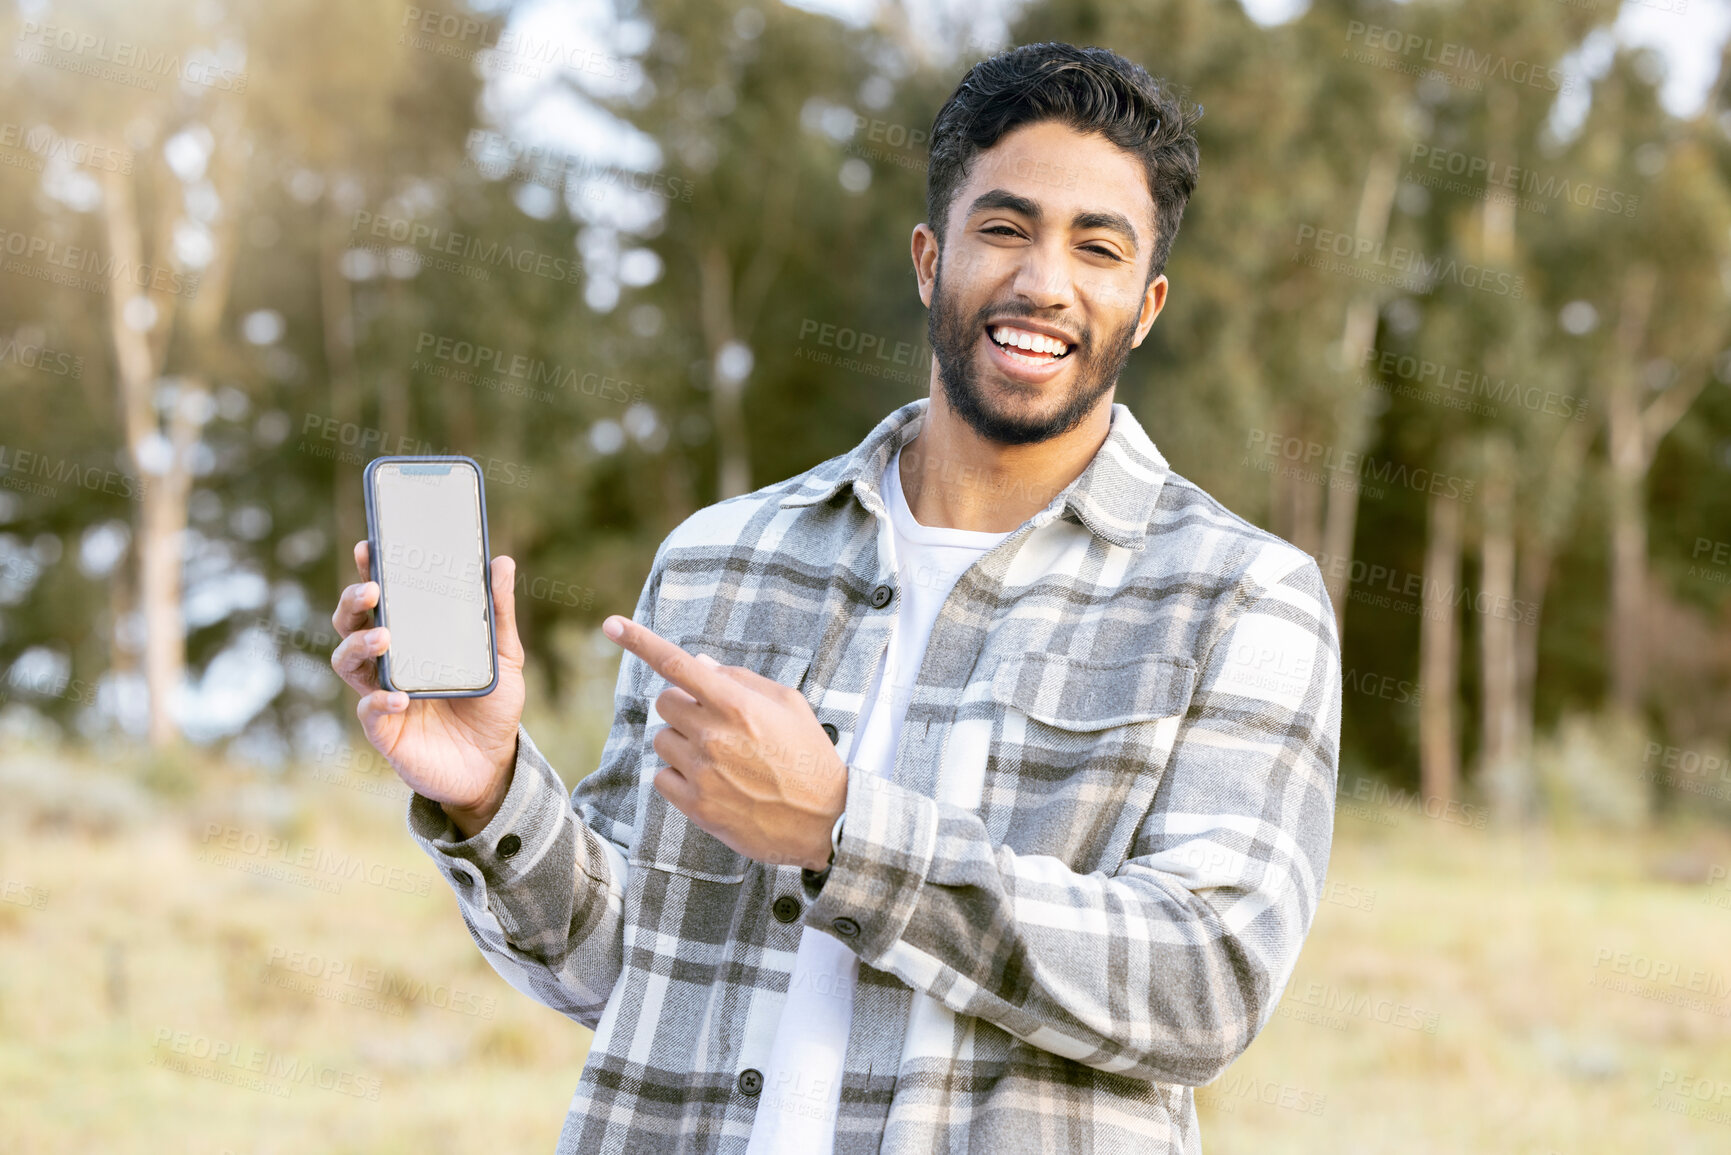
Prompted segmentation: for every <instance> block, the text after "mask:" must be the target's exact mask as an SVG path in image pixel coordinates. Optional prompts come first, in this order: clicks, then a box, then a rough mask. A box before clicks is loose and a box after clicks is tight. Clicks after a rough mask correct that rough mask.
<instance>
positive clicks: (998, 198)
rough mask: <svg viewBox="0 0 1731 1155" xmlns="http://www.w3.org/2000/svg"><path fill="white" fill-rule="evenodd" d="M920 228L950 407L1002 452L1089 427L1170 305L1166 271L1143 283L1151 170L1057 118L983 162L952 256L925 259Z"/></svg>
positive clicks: (1008, 140) (967, 189)
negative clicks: (1089, 418) (1131, 357)
mask: <svg viewBox="0 0 1731 1155" xmlns="http://www.w3.org/2000/svg"><path fill="white" fill-rule="evenodd" d="M925 228H926V226H924V225H921V226H920V229H925ZM920 229H916V230H915V241H914V260H915V265H916V268H917V269H919V271H920V273H921V297H922V298H925V299H926V303H927V304H928V305H929V306H930V309H931V312H930V315H929V317H928V319H927V329H928V332H929V334H930V339H931V343H932V354H933V356H934V357H935V358H936V359H937V362H938V377H939V380H940V382H941V383H942V385H943V389H944V397H945V400H946V401H948V403H949V405H950V408H951V409H953V410H955V412H956V413H957V415H958V416H960V417H961V418H962V419H963V420H965V421H966V422H967V423H968V425H969V426H971V427H972V428H973V430H974V431H975V432H976V433H978V434H979V435H980V436H981V437H983V438H986V439H987V440H990V441H995V442H998V443H1000V444H1004V445H1026V444H1031V443H1034V442H1039V441H1046V440H1048V439H1050V438H1053V437H1057V436H1059V435H1061V434H1063V433H1066V432H1068V431H1070V430H1071V429H1074V428H1075V427H1076V426H1077V425H1078V424H1080V423H1081V422H1082V420H1083V419H1084V418H1086V417H1087V416H1088V415H1089V414H1090V413H1091V412H1093V411H1094V409H1095V407H1096V406H1098V405H1099V404H1101V402H1102V400H1103V399H1104V398H1105V397H1106V395H1107V394H1108V393H1110V391H1111V390H1112V387H1113V386H1114V385H1115V384H1116V383H1117V380H1118V373H1119V371H1120V370H1121V369H1122V368H1123V367H1124V362H1125V360H1126V359H1127V358H1128V357H1129V355H1130V350H1131V349H1132V348H1134V347H1135V346H1137V345H1139V344H1141V343H1142V339H1143V337H1145V336H1146V335H1147V332H1148V328H1149V327H1150V326H1151V325H1152V324H1153V323H1154V317H1155V316H1156V315H1158V313H1159V311H1160V309H1161V307H1162V305H1163V303H1164V301H1165V296H1166V278H1165V277H1164V276H1160V277H1156V278H1155V279H1154V282H1153V283H1152V284H1146V283H1145V282H1146V280H1147V275H1148V268H1149V263H1150V262H1151V261H1152V259H1153V247H1154V202H1153V200H1152V198H1151V197H1150V196H1149V193H1148V183H1147V177H1146V176H1145V174H1144V171H1143V168H1142V164H1141V162H1140V161H1139V160H1138V159H1137V158H1136V157H1134V156H1132V155H1131V154H1130V153H1128V152H1125V151H1124V150H1122V149H1120V148H1118V147H1117V146H1116V145H1114V144H1112V143H1111V142H1110V141H1108V140H1106V138H1105V137H1103V136H1098V135H1093V134H1086V135H1085V134H1083V133H1079V132H1077V131H1076V130H1074V129H1072V128H1070V127H1068V126H1066V125H1063V124H1059V123H1057V122H1056V121H1041V122H1037V123H1034V124H1025V125H1022V126H1021V127H1020V128H1017V129H1015V130H1014V131H1012V132H1009V133H1006V134H1005V135H1004V136H1003V137H1002V138H1001V139H1000V140H999V141H998V143H997V144H995V145H993V146H992V147H991V148H990V149H988V150H986V151H984V152H982V153H980V154H979V155H978V156H976V157H975V158H974V162H973V167H972V170H971V171H970V172H969V174H968V178H967V180H966V181H965V182H964V183H963V184H962V186H961V188H960V189H958V190H957V193H956V196H955V199H954V200H953V201H952V202H951V204H950V213H949V221H948V223H947V230H946V241H945V244H944V246H943V252H942V253H941V254H933V253H931V252H929V251H924V250H929V247H930V246H927V245H922V241H921V238H920V235H919V232H920ZM927 235H928V237H929V230H927ZM923 251H924V253H923ZM922 255H924V259H922ZM928 269H929V281H928V275H927V273H928ZM946 278H947V279H946Z"/></svg>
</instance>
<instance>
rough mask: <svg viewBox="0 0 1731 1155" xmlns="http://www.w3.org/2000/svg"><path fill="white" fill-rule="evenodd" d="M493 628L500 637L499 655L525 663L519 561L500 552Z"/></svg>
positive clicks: (496, 565) (494, 575)
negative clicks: (519, 607)
mask: <svg viewBox="0 0 1731 1155" xmlns="http://www.w3.org/2000/svg"><path fill="white" fill-rule="evenodd" d="M492 578H493V628H494V631H495V632H496V633H497V634H498V638H499V657H501V658H503V659H504V660H505V661H508V662H512V663H514V664H516V665H517V666H518V667H521V666H522V665H523V643H522V641H521V640H520V639H519V638H518V637H517V588H516V583H517V563H516V562H515V561H514V560H512V559H511V558H509V557H507V556H505V555H504V554H500V555H499V556H498V557H496V558H494V559H493V572H492Z"/></svg>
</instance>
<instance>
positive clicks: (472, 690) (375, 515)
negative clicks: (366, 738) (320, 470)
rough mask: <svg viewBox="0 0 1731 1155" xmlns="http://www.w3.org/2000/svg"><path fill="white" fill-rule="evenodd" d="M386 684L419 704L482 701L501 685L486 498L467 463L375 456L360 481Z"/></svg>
mask: <svg viewBox="0 0 1731 1155" xmlns="http://www.w3.org/2000/svg"><path fill="white" fill-rule="evenodd" d="M362 488H363V490H364V491H365V497H366V503H367V555H368V559H369V561H370V562H371V569H372V578H373V580H374V581H376V582H378V583H379V604H378V607H377V610H376V614H377V617H378V624H379V625H381V626H386V627H389V629H390V631H391V645H390V648H389V649H387V650H386V651H385V652H384V653H383V654H381V655H380V656H379V685H381V686H383V687H384V688H385V689H387V690H401V691H403V692H404V693H406V694H408V695H409V697H411V698H478V697H481V696H482V695H484V694H490V693H492V692H493V687H495V686H497V685H498V684H499V654H498V649H497V645H496V641H495V634H494V629H493V576H492V572H491V568H490V566H489V565H488V562H489V561H490V560H491V555H490V554H489V553H488V550H487V495H486V491H485V490H484V488H483V487H482V484H481V467H480V466H478V465H476V464H475V461H474V459H473V458H469V457H458V456H451V457H375V458H373V460H372V461H370V462H368V463H367V468H366V472H365V473H364V474H363V476H362Z"/></svg>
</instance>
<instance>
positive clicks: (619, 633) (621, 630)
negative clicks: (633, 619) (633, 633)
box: [601, 615, 625, 642]
mask: <svg viewBox="0 0 1731 1155" xmlns="http://www.w3.org/2000/svg"><path fill="white" fill-rule="evenodd" d="M601 632H602V633H604V634H606V635H607V636H608V637H610V638H612V639H613V640H614V641H616V642H617V641H618V640H619V639H620V638H622V637H624V636H625V619H624V618H621V617H618V616H617V615H615V616H612V617H609V618H608V619H607V620H606V621H604V622H602V623H601Z"/></svg>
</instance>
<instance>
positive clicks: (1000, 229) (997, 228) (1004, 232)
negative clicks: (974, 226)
mask: <svg viewBox="0 0 1731 1155" xmlns="http://www.w3.org/2000/svg"><path fill="white" fill-rule="evenodd" d="M980 231H981V232H983V233H997V234H999V235H1000V236H1006V237H1019V236H1021V235H1022V234H1021V233H1018V232H1017V231H1016V230H1015V229H1012V228H1011V227H1010V226H1009V225H991V226H990V227H988V228H983V229H981V230H980Z"/></svg>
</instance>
